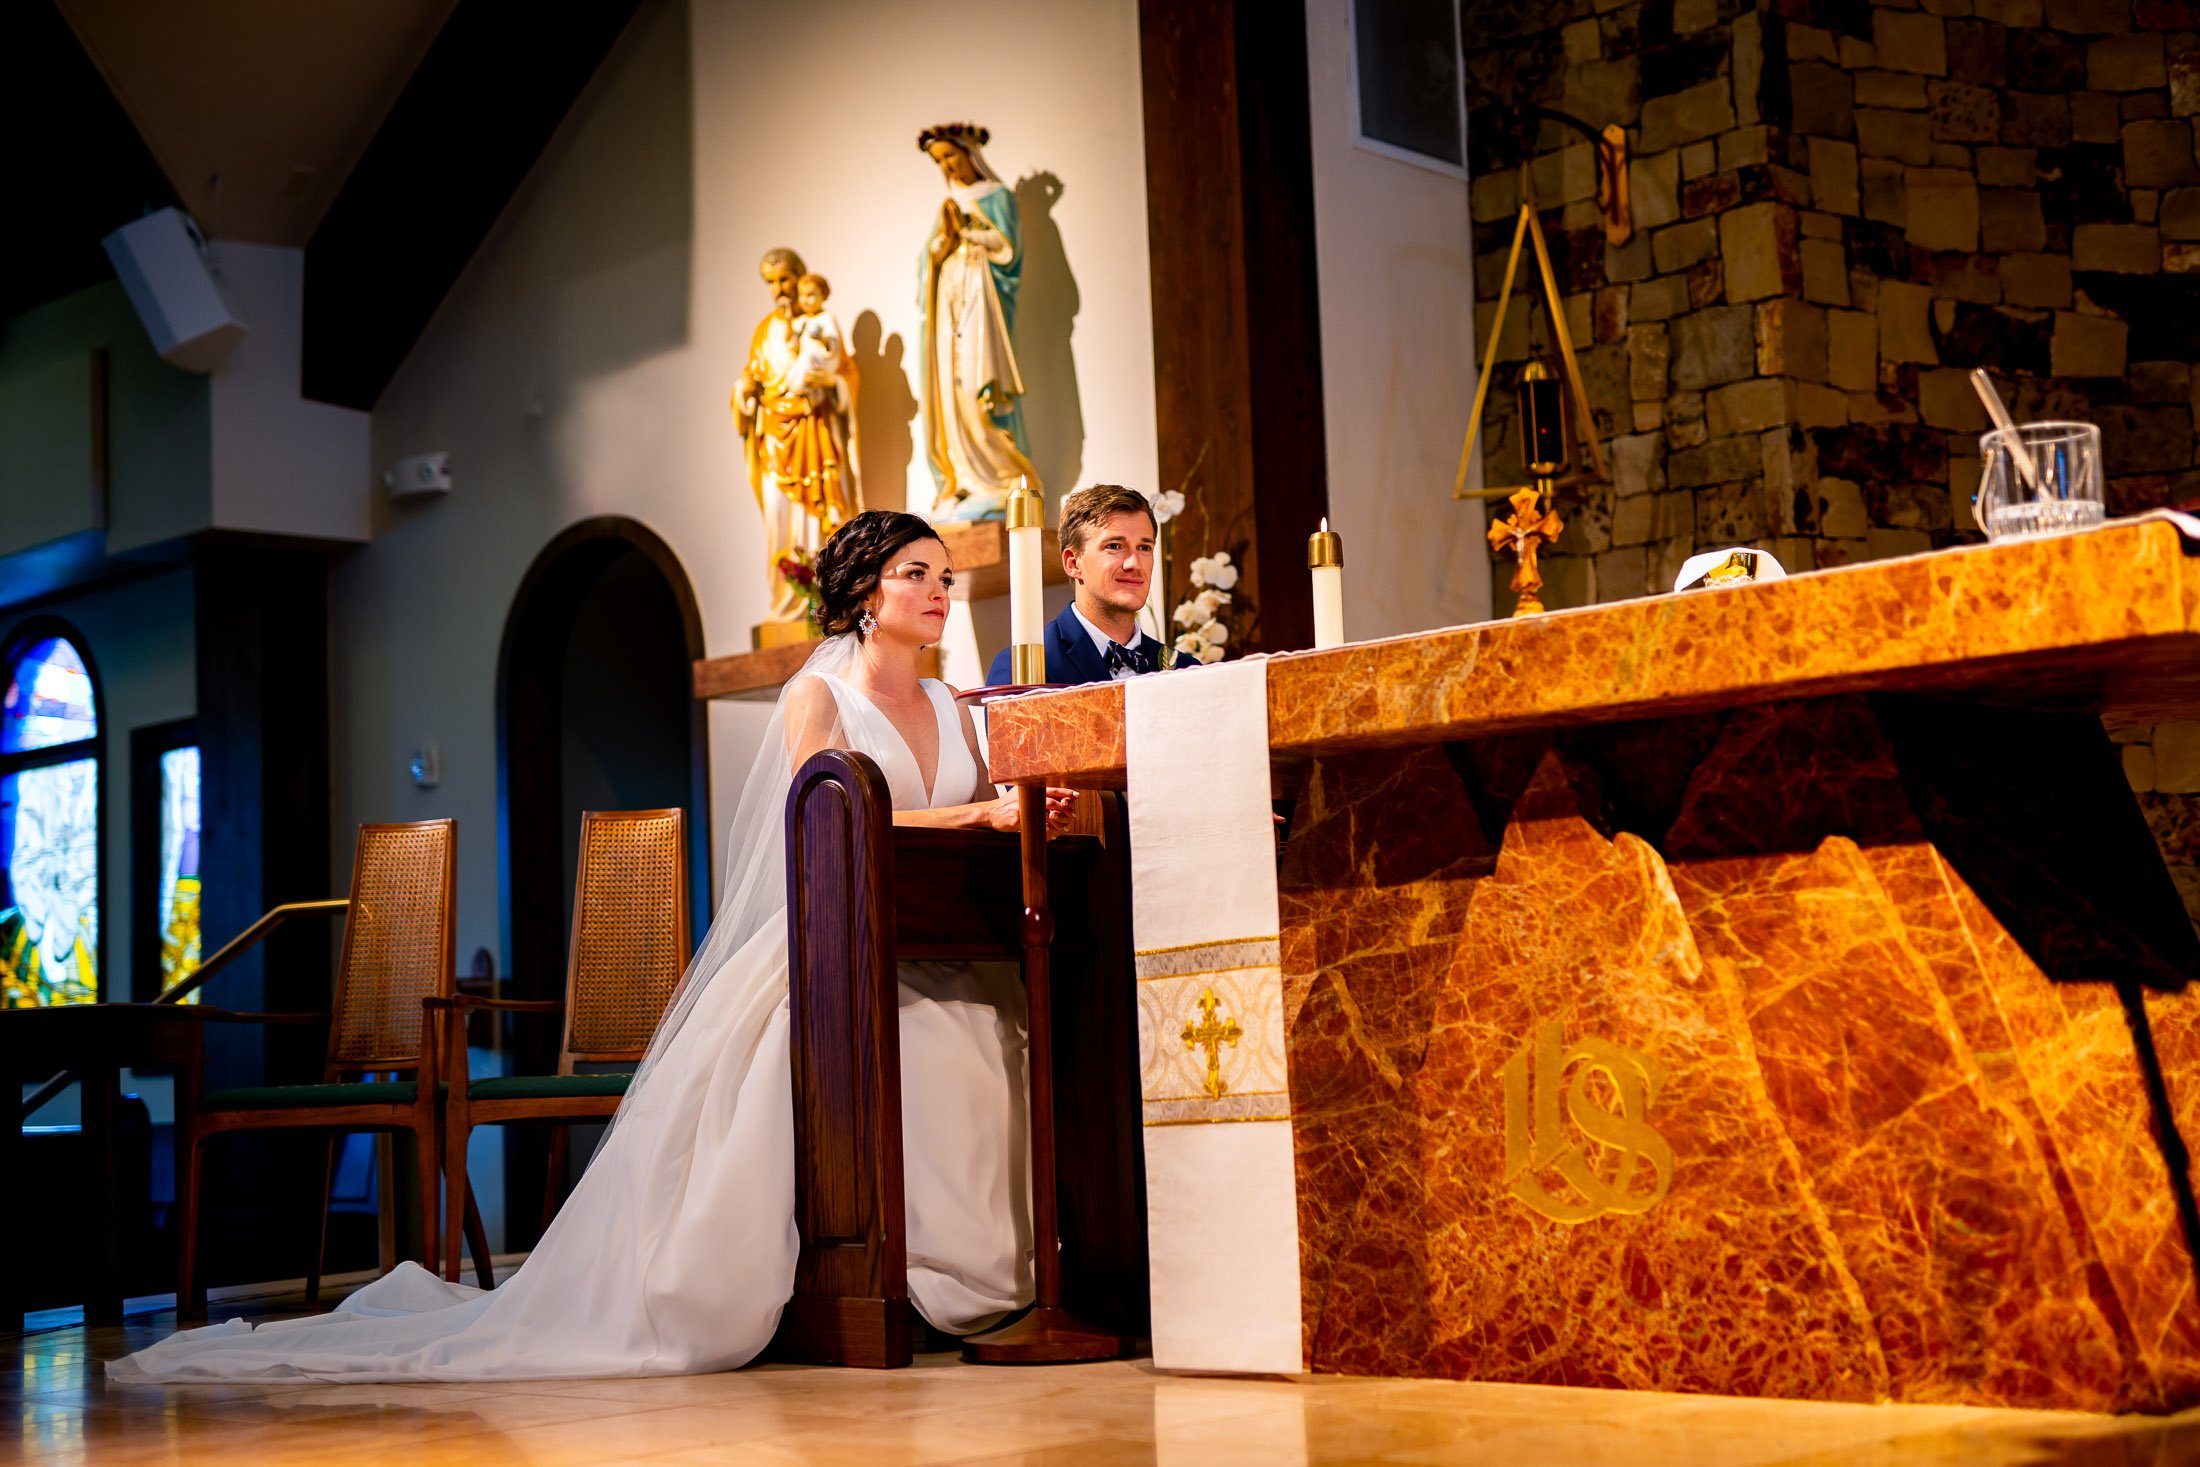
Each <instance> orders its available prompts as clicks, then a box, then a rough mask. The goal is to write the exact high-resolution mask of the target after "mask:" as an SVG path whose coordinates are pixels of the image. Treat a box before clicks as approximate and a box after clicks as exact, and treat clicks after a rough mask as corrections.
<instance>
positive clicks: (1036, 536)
mask: <svg viewBox="0 0 2200 1467" xmlns="http://www.w3.org/2000/svg"><path fill="white" fill-rule="evenodd" d="M1045 520H1046V505H1045V501H1043V500H1041V499H1040V498H1039V496H1038V495H1037V494H1036V493H1034V492H1033V491H1031V490H1030V489H1029V488H1026V487H1019V488H1018V489H1017V491H1016V492H1015V493H1014V494H1011V495H1010V496H1009V497H1008V640H1009V643H1010V645H1011V646H1012V647H1013V648H1015V649H1016V650H1015V651H1014V652H1012V653H1011V654H1010V656H1011V660H1012V663H1013V664H1014V666H1013V668H1012V673H1013V675H1014V677H1015V680H1016V681H1017V682H1019V683H1035V682H1042V681H1044V680H1045V676H1046V674H1045V666H1046V664H1045V662H1044V660H1043V657H1042V655H1041V654H1042V652H1043V648H1042V645H1041V639H1042V638H1044V637H1045V635H1046V612H1045V608H1044V606H1043V605H1042V603H1041V599H1040V598H1041V592H1042V587H1043V586H1044V584H1045V582H1044V569H1045V568H1044V566H1043V564H1042V559H1043V557H1044V556H1045V554H1046V545H1045V533H1046V531H1045Z"/></svg>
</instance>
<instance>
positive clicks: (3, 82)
mask: <svg viewBox="0 0 2200 1467" xmlns="http://www.w3.org/2000/svg"><path fill="white" fill-rule="evenodd" d="M0 128H4V129H5V130H6V131H5V134H4V135H5V136H7V137H10V138H13V139H15V141H14V142H13V143H12V144H10V145H9V152H10V154H11V155H12V157H13V159H14V163H13V167H12V169H11V172H13V173H14V175H15V180H16V181H15V199H16V206H15V208H14V209H13V210H11V211H10V212H11V215H12V220H13V224H14V227H13V228H12V229H10V230H9V231H8V234H9V238H8V241H7V246H6V252H7V258H8V262H9V263H8V266H7V268H6V270H4V271H0V323H5V322H6V321H9V320H12V319H13V318H15V317H16V316H19V315H21V314H22V313H23V312H25V311H27V310H29V309H30V308H31V307H33V306H36V305H40V304H42V303H44V302H46V301H50V300H56V299H58V298H60V297H61V296H64V295H68V294H69V293H71V292H72V291H78V290H82V289H84V288H85V287H86V286H89V285H95V284H97V283H98V282H100V281H101V280H105V279H109V278H111V277H112V276H113V274H114V271H113V269H111V268H110V267H109V266H108V264H107V255H106V252H105V251H104V250H102V249H101V248H100V247H99V242H100V240H101V239H102V238H104V237H105V236H106V235H107V234H108V233H110V232H111V231H113V230H114V229H116V228H118V227H119V226H121V225H124V224H127V223H129V222H130V221H131V220H132V219H135V218H137V217H138V216H139V215H140V214H143V213H145V212H146V211H147V210H148V209H158V208H162V207H164V206H166V205H169V204H173V203H175V202H176V191H175V189H173V188H172V187H170V186H169V183H168V179H167V177H166V175H164V174H163V173H162V172H161V170H160V165H159V164H158V163H155V162H154V161H153V155H152V153H151V152H150V151H149V150H148V149H147V148H146V146H145V142H144V139H142V138H140V137H139V136H138V132H137V128H136V127H135V126H133V125H132V124H131V122H130V118H129V116H128V114H126V113H125V112H124V111H123V110H122V104H121V103H119V102H117V101H116V100H115V96H114V93H112V92H110V91H109V90H108V89H107V83H106V82H105V81H104V80H102V79H101V77H100V74H99V68H97V67H95V66H94V65H92V62H91V58H90V57H88V56H86V55H85V54H84V48H83V47H82V46H81V45H79V44H78V43H77V39H76V34H75V32H73V31H71V30H70V29H69V23H68V22H67V21H65V20H63V19H62V18H61V12H60V11H59V10H58V9H56V8H55V6H54V5H53V4H52V3H51V0H15V3H12V4H6V5H0Z"/></svg>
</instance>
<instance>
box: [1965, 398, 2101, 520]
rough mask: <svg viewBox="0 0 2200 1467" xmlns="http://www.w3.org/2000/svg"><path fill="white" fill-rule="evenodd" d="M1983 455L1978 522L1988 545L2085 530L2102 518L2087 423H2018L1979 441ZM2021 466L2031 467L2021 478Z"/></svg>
mask: <svg viewBox="0 0 2200 1467" xmlns="http://www.w3.org/2000/svg"><path fill="white" fill-rule="evenodd" d="M1979 448H1980V451H1981V453H1983V454H1984V456H1985V462H1984V463H1983V464H1982V465H1981V470H1982V471H1981V473H1980V476H1979V484H1978V522H1979V527H1980V528H1981V529H1983V530H1985V531H1986V538H1987V539H1989V540H2015V539H2019V538H2022V537H2024V536H2027V535H2059V534H2062V533H2064V532H2066V531H2070V530H2090V529H2092V528H2093V527H2094V526H2095V525H2098V524H2100V523H2101V521H2102V520H2104V519H2106V518H2107V517H2108V510H2107V506H2106V505H2105V504H2104V502H2103V500H2102V491H2101V430H2100V429H2099V428H2098V427H2096V426H2094V425H2093V424H2091V423H2019V424H2018V425H2017V428H2016V433H2015V436H2014V438H2012V437H2011V435H2010V434H2009V433H2008V432H2006V431H2004V430H2003V429H2000V428H1996V429H1994V430H1993V431H1992V432H1991V433H1988V434H1987V435H1986V436H1985V437H1984V438H1981V439H1980V440H1979ZM2019 455H2022V456H2023V459H2024V462H2025V463H2029V464H2030V465H2031V466H2032V470H2033V473H2032V477H2031V481H2030V482H2029V483H2028V482H2026V479H2025V474H2024V468H2023V464H2020V463H2019V462H2018V456H2019Z"/></svg>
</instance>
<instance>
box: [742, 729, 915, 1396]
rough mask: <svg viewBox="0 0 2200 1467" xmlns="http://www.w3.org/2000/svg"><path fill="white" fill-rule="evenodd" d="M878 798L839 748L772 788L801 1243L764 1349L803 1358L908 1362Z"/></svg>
mask: <svg viewBox="0 0 2200 1467" xmlns="http://www.w3.org/2000/svg"><path fill="white" fill-rule="evenodd" d="M893 811H894V805H893V797H892V796H891V795H890V794H888V792H887V788H886V777H885V775H883V774H881V773H880V772H879V767H878V765H876V764H874V763H873V762H872V761H871V760H870V759H869V758H867V757H865V756H864V755H862V754H858V753H855V752H853V751H850V750H846V749H827V750H825V751H823V752H822V753H818V754H814V755H812V756H811V757H810V759H809V760H808V761H807V762H805V763H804V764H803V766H802V768H801V769H799V770H797V771H796V773H795V779H794V788H793V789H792V791H791V792H790V793H789V795H788V797H787V978H788V1010H789V1012H788V1017H789V1029H790V1036H791V1043H792V1045H793V1060H794V1154H795V1183H794V1212H795V1229H796V1232H797V1234H798V1235H799V1236H800V1238H801V1253H800V1256H799V1258H798V1259H797V1261H796V1264H795V1283H794V1297H793V1298H791V1299H790V1300H788V1302H787V1307H786V1310H785V1311H784V1312H783V1313H782V1314H781V1316H780V1323H779V1334H778V1336H777V1339H776V1342H775V1347H774V1348H775V1353H778V1354H780V1355H782V1356H784V1357H787V1358H792V1359H798V1360H803V1361H807V1362H810V1363H814V1364H830V1365H868V1366H894V1365H907V1364H908V1363H909V1354H910V1340H909V1263H908V1240H907V1236H906V1230H907V1226H908V1224H907V1220H906V1218H905V1216H904V1213H903V1201H902V1169H901V1010H900V1004H899V1001H898V994H897V990H896V977H895V967H894V897H893V892H894V845H893Z"/></svg>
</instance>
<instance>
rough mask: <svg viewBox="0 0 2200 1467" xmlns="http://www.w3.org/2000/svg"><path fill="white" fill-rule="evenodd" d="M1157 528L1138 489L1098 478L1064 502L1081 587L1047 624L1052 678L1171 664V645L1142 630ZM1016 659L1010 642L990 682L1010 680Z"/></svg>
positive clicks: (1066, 547) (1110, 674)
mask: <svg viewBox="0 0 2200 1467" xmlns="http://www.w3.org/2000/svg"><path fill="white" fill-rule="evenodd" d="M1154 535H1155V524H1154V517H1153V507H1152V506H1151V505H1149V504H1147V503H1146V496H1145V495H1143V494H1140V493H1139V492H1138V491H1137V490H1135V489H1125V488H1124V487H1122V486H1121V485H1120V484H1094V485H1092V486H1091V487H1090V488H1086V489H1080V490H1078V491H1077V492H1076V493H1075V494H1072V495H1070V496H1069V498H1067V499H1065V500H1063V501H1062V528H1061V542H1062V568H1063V569H1064V570H1066V571H1068V572H1069V578H1070V580H1071V581H1073V582H1075V583H1076V586H1077V592H1076V596H1075V598H1074V599H1073V600H1072V601H1071V602H1070V604H1069V607H1068V609H1067V610H1065V611H1063V613H1062V614H1061V615H1060V616H1058V617H1056V618H1055V619H1054V620H1053V621H1052V622H1051V623H1049V624H1048V626H1047V629H1046V634H1045V637H1044V643H1045V646H1046V649H1047V681H1048V682H1050V683H1104V682H1108V681H1110V680H1111V679H1115V678H1126V677H1136V676H1137V675H1138V674H1139V673H1142V672H1159V671H1160V670H1161V669H1162V668H1164V667H1167V666H1170V665H1171V661H1172V659H1171V658H1170V656H1169V652H1168V649H1167V648H1166V647H1165V646H1163V645H1162V644H1161V643H1160V642H1157V641H1155V640H1154V639H1153V638H1152V637H1149V636H1147V635H1145V634H1144V633H1143V632H1141V631H1139V629H1138V613H1139V612H1140V611H1141V610H1143V609H1144V608H1145V605H1146V597H1147V596H1148V595H1149V594H1151V592H1152V590H1153V575H1154ZM1187 662H1189V659H1187ZM1008 665H1009V655H1008V649H1007V648H1005V647H1004V648H1002V649H1001V653H1000V655H999V656H998V657H995V658H994V659H993V668H992V671H991V672H989V673H988V674H987V676H986V682H987V683H989V684H991V685H992V686H995V687H999V686H1002V685H1004V684H1006V683H1007V682H1008V680H1009V670H1008Z"/></svg>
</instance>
